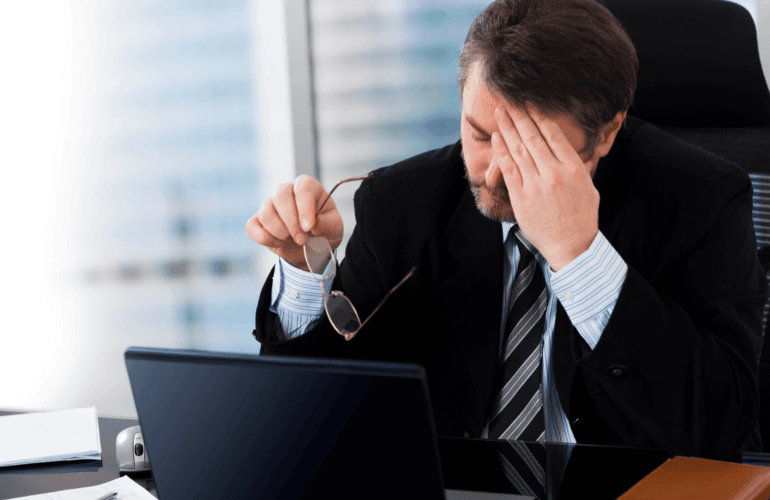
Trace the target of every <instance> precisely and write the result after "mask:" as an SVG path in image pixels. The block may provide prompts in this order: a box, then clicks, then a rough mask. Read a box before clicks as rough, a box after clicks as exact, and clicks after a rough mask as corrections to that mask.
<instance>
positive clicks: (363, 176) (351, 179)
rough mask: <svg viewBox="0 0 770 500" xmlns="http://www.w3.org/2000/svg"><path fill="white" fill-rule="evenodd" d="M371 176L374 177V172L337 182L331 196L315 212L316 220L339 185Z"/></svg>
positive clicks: (330, 193) (330, 192)
mask: <svg viewBox="0 0 770 500" xmlns="http://www.w3.org/2000/svg"><path fill="white" fill-rule="evenodd" d="M370 177H374V174H368V175H362V176H361V177H352V178H350V179H345V180H342V181H339V182H338V183H337V185H336V186H334V187H333V188H332V190H331V191H329V196H327V197H326V199H325V200H324V202H323V203H322V204H321V208H319V209H318V211H317V212H316V214H315V216H316V220H318V214H320V213H321V210H322V209H323V207H324V205H326V202H327V201H329V198H331V197H332V193H333V192H334V190H335V189H337V187H339V185H340V184H344V183H346V182H350V181H361V180H364V179H369V178H370Z"/></svg>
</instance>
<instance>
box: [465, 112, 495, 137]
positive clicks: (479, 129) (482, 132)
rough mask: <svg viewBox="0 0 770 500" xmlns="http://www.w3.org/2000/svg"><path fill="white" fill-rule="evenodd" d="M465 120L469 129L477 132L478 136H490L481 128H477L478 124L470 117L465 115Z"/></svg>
mask: <svg viewBox="0 0 770 500" xmlns="http://www.w3.org/2000/svg"><path fill="white" fill-rule="evenodd" d="M465 120H466V121H467V122H468V124H469V125H470V126H471V127H473V128H474V129H476V132H478V133H480V134H484V135H490V134H488V133H487V132H486V131H485V130H484V129H483V128H481V127H479V124H478V123H476V122H475V121H474V120H473V118H471V117H470V116H468V115H465Z"/></svg>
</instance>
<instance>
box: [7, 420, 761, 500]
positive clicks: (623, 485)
mask: <svg viewBox="0 0 770 500" xmlns="http://www.w3.org/2000/svg"><path fill="white" fill-rule="evenodd" d="M11 413H12V412H3V411H0V415H9V414H11ZM133 425H138V421H136V420H129V419H116V418H102V417H100V418H99V433H100V435H101V442H102V460H101V461H98V462H94V461H82V460H81V461H77V462H56V463H52V464H36V465H29V466H17V467H4V468H0V500H2V499H8V498H16V497H21V496H27V495H35V494H38V493H47V492H51V491H58V490H64V489H71V488H80V487H84V486H92V485H96V484H101V483H106V482H107V481H111V480H113V479H117V478H118V477H119V473H118V465H117V463H116V462H115V439H116V437H117V435H118V433H119V432H120V431H122V430H123V429H125V428H126V427H131V426H133ZM525 444H526V445H527V446H533V445H535V444H534V443H525ZM438 445H439V452H440V455H441V465H442V469H443V475H444V483H445V486H446V488H447V489H450V490H467V491H478V492H497V493H504V492H506V491H510V490H507V488H508V485H507V482H506V479H505V476H504V475H503V473H502V472H501V470H500V466H499V463H498V462H497V459H496V451H495V448H496V447H499V446H501V445H504V442H499V441H490V440H485V439H463V438H439V439H438ZM565 448H566V446H565V445H560V444H550V443H548V444H546V453H549V454H550V453H559V452H560V451H563V450H564V449H565ZM668 458H671V455H669V454H668V453H666V452H665V451H662V450H655V449H642V448H623V447H613V446H595V445H575V446H574V448H573V450H572V452H571V455H570V458H569V462H568V464H567V468H566V471H565V473H564V477H563V479H562V480H561V482H560V484H559V486H558V487H559V495H558V498H559V499H562V500H566V499H572V498H574V499H584V498H592V499H595V500H601V499H605V498H606V499H615V498H617V497H618V496H619V495H621V494H622V493H623V492H625V491H626V490H628V489H629V488H630V487H631V486H633V485H634V484H636V482H637V481H639V480H640V479H641V478H643V477H644V476H646V475H647V474H648V473H650V472H651V471H652V470H653V469H655V468H656V467H658V466H659V465H660V464H662V463H663V462H665V461H666V459H668ZM730 461H732V462H737V463H748V464H752V465H765V466H770V454H758V453H745V454H743V455H735V456H733V457H731V458H730ZM130 477H131V478H132V479H134V480H135V481H136V482H137V483H139V484H140V485H141V486H143V487H145V488H146V489H147V490H148V491H149V492H150V493H152V494H156V493H155V483H154V481H153V480H152V475H151V474H150V473H143V474H141V475H131V476H130ZM156 496H157V495H156ZM495 497H497V496H496V495H495ZM448 498H449V500H451V499H452V498H453V497H452V496H449V495H448ZM454 498H457V497H456V496H455V497H454ZM467 498H471V497H467ZM474 498H476V497H474ZM478 498H479V500H481V499H484V498H485V496H479V497H478ZM499 498H503V497H499Z"/></svg>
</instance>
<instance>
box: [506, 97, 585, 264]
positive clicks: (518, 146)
mask: <svg viewBox="0 0 770 500" xmlns="http://www.w3.org/2000/svg"><path fill="white" fill-rule="evenodd" d="M506 108H508V109H506ZM495 117H496V118H497V123H498V126H499V128H500V133H499V134H498V133H497V132H495V133H493V134H492V147H493V151H494V155H495V158H496V160H497V161H498V162H499V163H498V164H499V166H500V171H501V172H502V174H503V178H504V180H505V185H506V186H507V189H508V195H509V197H510V200H511V208H512V209H513V213H514V215H515V217H516V221H517V222H518V224H519V227H520V228H521V231H522V232H523V233H524V236H525V237H526V238H527V240H529V242H530V243H532V245H533V246H534V247H535V248H537V250H538V251H539V252H540V253H541V254H542V255H543V257H545V259H546V260H547V261H548V263H549V265H550V266H551V269H552V270H553V271H558V270H559V269H561V268H563V267H564V266H566V265H567V264H569V263H570V262H572V261H573V260H574V259H575V258H577V257H578V256H579V255H580V254H582V253H583V252H585V251H586V250H588V248H589V247H590V246H591V243H592V242H593V240H594V238H595V237H596V234H597V233H598V232H599V192H598V191H597V190H596V187H594V184H593V180H592V179H591V174H590V172H589V171H588V168H587V167H586V166H585V165H584V164H583V161H582V160H581V159H580V157H579V156H578V154H577V152H576V151H575V149H574V148H573V147H572V145H571V144H570V143H569V141H568V140H567V138H566V137H565V136H564V133H563V132H562V130H561V128H560V127H559V125H558V124H557V123H556V122H555V121H553V120H552V119H550V118H548V117H547V116H546V115H545V114H544V113H542V112H540V111H539V110H538V109H537V108H536V107H535V106H532V105H529V104H528V106H527V112H525V111H520V110H518V109H516V108H514V107H512V106H506V107H505V108H504V107H499V108H498V109H497V110H496V112H495Z"/></svg>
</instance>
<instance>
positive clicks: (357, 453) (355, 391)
mask: <svg viewBox="0 0 770 500" xmlns="http://www.w3.org/2000/svg"><path fill="white" fill-rule="evenodd" d="M125 361H126V368H127V370H128V376H129V379H130V382H131V389H132V392H133V395H134V403H135V405H136V410H137V413H138V415H139V422H140V425H141V428H142V436H143V438H144V442H145V446H146V447H147V456H148V457H149V459H150V463H151V467H152V471H153V477H154V479H155V485H156V491H157V493H158V497H159V498H160V500H177V499H179V500H181V499H191V498H206V499H212V498H228V499H239V498H249V499H254V498H260V499H299V498H303V499H305V498H307V499H310V498H313V499H317V498H335V499H348V498H351V499H352V498H356V499H360V498H388V499H393V498H407V497H408V498H424V499H434V498H435V499H443V498H444V488H443V479H442V476H441V466H440V463H439V458H438V446H437V441H436V430H435V425H434V421H433V414H432V408H431V406H430V404H429V397H428V385H427V381H426V377H425V371H424V369H423V368H422V367H420V366H418V365H415V364H406V363H379V362H378V363H375V362H361V361H347V360H329V359H313V358H289V357H273V356H257V355H248V354H230V353H215V352H201V351H190V350H175V349H158V348H140V347H129V348H128V349H127V350H126V353H125Z"/></svg>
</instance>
